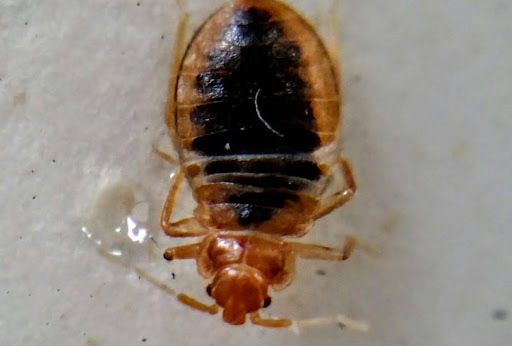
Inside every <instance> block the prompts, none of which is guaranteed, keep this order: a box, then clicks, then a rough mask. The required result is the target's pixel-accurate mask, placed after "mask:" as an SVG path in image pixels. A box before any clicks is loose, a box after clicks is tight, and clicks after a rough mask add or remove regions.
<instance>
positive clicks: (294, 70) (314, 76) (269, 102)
mask: <svg viewBox="0 0 512 346" xmlns="http://www.w3.org/2000/svg"><path fill="white" fill-rule="evenodd" d="M179 47H180V44H179V43H178V44H177V50H176V52H177V53H175V54H177V59H176V61H177V63H176V66H175V67H174V73H175V76H176V77H175V78H174V79H173V80H172V81H171V87H170V91H169V101H168V106H167V114H166V123H167V125H168V127H169V130H170V133H171V136H172V138H173V140H174V144H175V147H176V148H177V151H178V153H179V159H180V160H179V161H180V168H179V170H178V172H177V173H176V175H175V178H174V181H173V183H172V184H171V188H170V191H169V195H168V197H167V200H166V202H165V206H164V209H163V212H162V216H161V226H162V228H163V230H164V231H165V233H166V234H167V235H168V236H171V237H198V236H201V237H202V238H201V240H200V241H199V242H196V243H191V244H187V245H181V246H176V247H171V248H169V249H167V250H166V251H165V253H164V257H165V258H166V259H167V260H177V259H195V260H196V261H197V266H198V271H199V273H200V274H201V275H202V276H203V277H204V278H205V279H208V280H209V282H210V283H209V285H208V286H207V292H208V294H209V296H210V297H212V298H213V299H214V300H215V302H216V303H215V304H214V305H212V306H208V305H207V304H204V303H201V302H199V301H196V300H194V299H192V298H190V297H188V296H186V295H180V296H179V298H180V300H181V301H183V302H184V303H186V304H188V305H191V306H193V307H195V308H197V309H200V310H204V311H208V312H211V313H214V312H216V311H217V310H218V307H219V306H220V307H221V308H223V319H224V321H226V322H227V323H230V324H235V325H237V324H243V323H245V320H246V317H247V314H249V316H250V319H251V321H252V322H253V323H254V324H259V325H263V326H267V327H286V326H289V325H290V323H291V321H290V320H288V319H264V318H262V317H261V316H260V315H259V313H258V311H259V310H260V309H261V308H265V307H267V306H268V305H269V304H270V302H271V298H270V297H269V295H268V289H269V287H271V288H272V289H273V290H280V289H283V288H285V287H286V286H287V285H289V284H290V282H291V281H292V279H293V275H294V270H295V259H296V258H297V257H303V258H317V259H324V260H345V259H347V258H348V257H349V256H350V254H351V252H352V250H353V248H354V246H355V243H356V241H355V238H353V237H347V240H346V243H345V245H344V248H343V249H341V250H339V249H335V248H330V247H326V246H322V245H317V244H306V243H300V242H295V241H292V240H289V238H285V237H300V236H302V235H304V234H306V233H307V232H308V231H309V229H310V228H311V226H312V225H313V223H314V221H315V220H316V219H318V218H320V217H322V216H324V215H326V214H328V213H329V212H331V211H332V210H334V209H336V208H338V207H340V206H341V205H343V204H345V203H346V202H347V201H349V200H350V199H351V197H352V196H353V195H354V192H355V190H356V182H355V179H354V176H353V173H352V168H351V165H350V163H349V162H348V161H347V159H345V158H344V157H343V156H340V154H339V148H338V142H339V140H338V135H337V133H338V127H339V124H340V98H341V92H340V81H339V77H338V69H337V66H336V63H335V62H334V61H333V60H332V59H331V57H330V56H329V53H328V50H327V49H326V47H325V46H324V44H323V43H322V41H321V39H320V38H319V36H318V35H317V33H316V32H315V30H314V29H313V27H312V26H311V25H310V24H309V23H308V22H307V21H306V20H305V19H304V18H303V17H302V16H301V15H299V14H298V13H297V12H295V11H294V10H293V9H292V8H291V7H289V6H288V5H286V4H284V3H282V2H279V1H275V0H235V1H231V2H229V3H227V4H226V5H224V6H223V7H221V8H220V9H218V10H217V11H216V12H215V13H213V14H212V15H211V16H210V17H209V18H208V19H207V20H206V21H205V22H204V23H203V24H202V25H201V26H200V27H199V29H197V31H196V32H195V34H194V36H193V37H192V39H191V41H190V42H189V43H188V46H186V47H184V49H183V51H182V52H180V51H179V50H180V49H179ZM336 171H337V172H338V173H340V172H341V174H342V175H343V179H344V182H345V186H342V187H340V189H339V191H338V192H337V193H335V194H331V195H326V190H327V188H328V187H329V185H330V184H331V183H332V181H333V179H332V178H333V176H334V174H335V172H336ZM185 178H186V180H188V182H189V184H190V186H191V188H192V191H193V196H194V198H195V200H196V202H197V207H196V208H195V210H194V216H192V217H189V218H185V219H182V220H179V221H171V215H172V211H173V208H174V205H175V201H176V198H177V193H178V188H179V186H180V184H181V183H182V182H183V180H184V179H185Z"/></svg>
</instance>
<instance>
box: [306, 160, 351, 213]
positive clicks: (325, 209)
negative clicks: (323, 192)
mask: <svg viewBox="0 0 512 346" xmlns="http://www.w3.org/2000/svg"><path fill="white" fill-rule="evenodd" d="M338 165H339V167H340V169H341V172H342V173H343V178H344V179H345V182H346V184H347V187H346V188H345V189H344V190H343V191H341V192H340V193H338V194H337V195H336V196H334V198H333V200H331V201H328V202H327V203H326V204H324V205H322V206H321V207H320V210H318V211H317V212H316V213H315V215H314V216H313V217H314V219H315V220H316V219H319V218H321V217H322V216H325V215H327V214H329V213H330V212H331V211H333V210H334V209H336V208H339V207H341V206H342V205H343V204H345V203H347V202H348V201H349V200H350V199H351V198H352V196H354V193H355V192H356V189H357V183H356V179H355V177H354V172H353V170H352V165H351V164H350V162H349V161H348V159H347V158H346V157H344V156H343V155H342V156H340V157H339V159H338Z"/></svg>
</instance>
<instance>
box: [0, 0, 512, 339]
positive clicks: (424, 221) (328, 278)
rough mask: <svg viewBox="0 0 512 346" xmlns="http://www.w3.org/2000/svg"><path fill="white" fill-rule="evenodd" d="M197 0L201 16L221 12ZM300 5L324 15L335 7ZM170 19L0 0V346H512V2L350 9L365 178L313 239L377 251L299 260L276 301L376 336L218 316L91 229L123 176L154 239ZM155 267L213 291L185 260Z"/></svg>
mask: <svg viewBox="0 0 512 346" xmlns="http://www.w3.org/2000/svg"><path fill="white" fill-rule="evenodd" d="M186 3H187V6H188V7H189V8H190V9H191V11H192V12H194V11H195V12H194V13H200V15H199V17H200V16H202V15H203V12H204V13H206V12H207V11H208V10H209V9H210V8H211V7H212V6H213V5H211V4H209V5H208V6H205V5H204V4H205V3H206V2H205V1H202V3H201V1H199V0H197V1H192V0H190V1H186ZM295 3H296V4H297V6H298V7H299V8H301V9H302V10H303V12H304V13H305V14H306V15H307V16H309V17H311V19H312V20H313V21H314V22H315V23H323V24H324V25H325V23H326V22H327V19H326V16H325V13H326V11H325V8H326V7H325V6H324V5H322V6H323V9H319V7H318V5H315V1H306V0H304V1H301V2H300V3H297V2H295ZM207 7H208V8H207ZM178 17H179V13H178V11H177V9H176V6H175V4H174V2H173V1H170V0H140V1H139V2H137V0H130V1H127V0H109V1H107V0H89V1H78V0H48V1H39V0H0V234H1V235H0V255H1V264H2V269H1V271H0V307H1V308H0V343H1V344H2V345H256V344H258V345H283V344H294V345H312V344H316V345H389V346H397V345H400V346H405V345H411V346H423V345H425V346H430V345H446V346H450V345H453V346H460V345H475V346H479V345H509V344H510V342H511V339H512V325H511V323H512V322H511V321H512V316H511V314H512V277H511V270H510V268H511V266H512V233H511V232H510V227H511V224H512V216H511V215H512V214H511V213H510V205H511V202H512V201H511V196H512V195H511V192H512V189H511V188H512V184H511V176H512V157H511V153H512V140H511V134H512V120H511V119H512V117H511V114H512V97H511V96H510V90H511V89H512V64H511V61H512V44H511V37H512V24H511V21H510V19H511V18H512V4H511V3H510V1H506V0H487V1H480V0H430V1H420V0H412V1H402V0H388V1H382V0H365V1H356V0H342V1H341V6H340V8H339V13H338V14H337V17H338V25H339V32H340V33H341V35H342V36H341V38H340V43H341V45H342V61H343V77H344V80H343V86H344V92H345V107H344V110H345V127H344V129H343V133H344V137H345V140H344V147H345V151H346V154H347V155H348V156H349V157H350V158H351V159H352V161H353V163H354V166H355V169H356V172H357V176H358V179H359V185H360V189H359V191H358V193H357V197H356V198H355V199H354V200H353V201H352V202H351V203H350V204H349V205H347V206H346V207H344V208H343V209H342V210H338V211H336V212H335V213H333V214H331V215H329V216H328V217H326V218H325V219H323V220H321V221H320V222H318V223H317V225H316V226H315V228H314V229H313V231H312V232H311V235H310V236H309V239H311V240H314V241H320V242H323V243H326V244H331V245H339V244H340V243H341V241H342V239H343V234H345V233H347V232H348V231H353V232H357V233H359V234H360V235H361V237H362V238H363V239H364V240H366V241H368V242H370V243H372V244H373V245H374V246H376V247H377V248H378V249H379V250H380V251H381V252H382V255H381V256H380V257H378V258H374V257H371V256H368V255H367V254H365V253H363V252H361V251H359V252H357V253H356V254H355V255H354V256H353V258H352V259H351V260H350V261H348V262H346V263H323V262H318V261H301V262H300V270H299V271H298V273H297V278H296V280H295V282H294V284H293V285H292V286H291V287H290V288H288V289H287V290H286V291H284V292H282V293H276V294H274V302H273V306H272V307H271V308H270V309H269V312H270V313H272V314H273V315H278V316H284V317H296V318H306V317H315V316H319V315H332V314H335V313H338V312H342V313H346V314H348V315H350V316H353V317H357V318H363V319H366V320H367V321H368V322H370V323H371V325H372V329H371V331H370V332H369V333H367V334H357V333H351V332H348V331H346V330H341V329H339V328H337V327H336V326H327V327H321V328H318V329H312V330H304V331H303V332H302V333H301V335H299V336H297V335H295V334H294V333H293V332H291V331H286V330H285V331H283V330H270V329H262V328H258V327H254V326H251V325H250V324H248V325H246V326H243V327H231V326H227V325H225V324H224V323H222V322H221V319H220V316H208V315H206V314H202V313H200V312H196V311H193V310H191V309H189V308H187V307H185V306H182V305H181V304H179V303H177V302H176V301H175V300H174V298H173V297H172V296H169V295H168V294H166V293H164V292H162V291H160V290H158V289H156V288H155V287H154V286H153V285H151V284H149V283H148V282H147V281H145V280H142V279H141V280H139V278H138V277H137V275H136V274H134V272H133V271H131V270H129V269H126V268H123V267H121V266H119V265H116V264H114V263H112V262H109V261H107V260H105V258H103V257H101V256H99V255H98V252H97V251H96V250H97V248H96V247H95V246H94V244H93V243H92V242H91V241H89V240H88V239H87V238H86V237H85V235H84V234H83V233H82V232H81V231H80V227H81V226H82V225H83V222H84V219H85V218H86V215H87V210H88V208H89V207H90V205H91V204H92V203H93V201H94V200H95V198H96V196H97V195H98V194H99V193H100V191H101V189H102V188H104V187H105V186H108V185H109V184H110V183H113V182H116V181H127V182H129V183H132V184H134V185H137V186H138V187H139V188H141V189H142V190H143V191H144V192H145V193H146V195H147V198H148V200H149V202H150V222H149V230H150V232H151V233H153V234H159V233H161V232H160V231H159V228H158V222H157V218H158V214H159V209H160V207H161V205H162V203H163V200H164V198H165V195H166V189H167V185H168V174H169V170H170V167H169V166H168V165H167V164H166V163H164V162H161V161H160V160H159V159H157V158H155V157H154V156H153V155H152V154H151V144H152V143H154V142H155V141H157V140H158V138H160V134H161V133H162V128H163V109H164V103H165V97H166V88H167V82H168V78H169V65H170V60H171V56H172V47H173V41H174V34H175V27H176V23H177V19H178ZM171 243H172V240H171V239H165V238H161V239H160V240H159V246H160V247H161V248H164V247H165V246H170V245H171ZM146 261H147V263H143V264H146V265H147V266H153V267H154V268H157V269H158V268H159V269H158V270H157V272H158V273H159V279H161V280H162V281H165V282H167V283H169V284H171V285H173V286H174V287H176V288H177V289H180V290H183V291H189V292H193V293H194V294H196V295H201V294H202V295H203V296H204V294H203V290H204V286H203V283H202V281H201V280H200V279H199V278H198V276H197V274H196V273H195V269H194V265H193V263H178V262H176V263H171V264H168V263H165V262H164V261H163V260H160V257H159V255H158V256H157V257H155V258H152V259H149V257H148V259H146ZM319 269H321V270H323V271H325V275H318V273H317V271H318V270H319ZM171 272H173V273H175V275H176V279H175V280H172V279H171Z"/></svg>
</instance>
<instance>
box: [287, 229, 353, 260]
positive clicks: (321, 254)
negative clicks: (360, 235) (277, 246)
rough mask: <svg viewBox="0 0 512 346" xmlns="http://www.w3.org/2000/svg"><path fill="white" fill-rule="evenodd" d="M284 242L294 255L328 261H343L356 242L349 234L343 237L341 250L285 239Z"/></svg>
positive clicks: (350, 252)
mask: <svg viewBox="0 0 512 346" xmlns="http://www.w3.org/2000/svg"><path fill="white" fill-rule="evenodd" d="M286 243H287V244H288V245H289V246H291V248H292V251H293V252H294V253H295V255H296V256H299V257H302V258H316V259H323V260H328V261H341V260H343V261H345V260H347V259H348V258H349V257H350V255H351V254H352V252H353V251H354V248H355V246H356V244H357V239H356V237H354V236H351V235H349V236H347V238H346V239H345V245H344V246H343V249H341V250H339V249H335V248H331V247H328V246H324V245H318V244H305V243H298V242H291V241H287V242H286Z"/></svg>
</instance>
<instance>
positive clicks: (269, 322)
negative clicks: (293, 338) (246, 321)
mask: <svg viewBox="0 0 512 346" xmlns="http://www.w3.org/2000/svg"><path fill="white" fill-rule="evenodd" d="M250 317H251V322H252V323H253V324H256V325H258V326H263V327H270V328H287V327H290V326H291V325H292V321H291V320H289V319H281V318H280V319H273V318H261V316H260V314H259V313H258V312H252V313H251V314H250Z"/></svg>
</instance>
